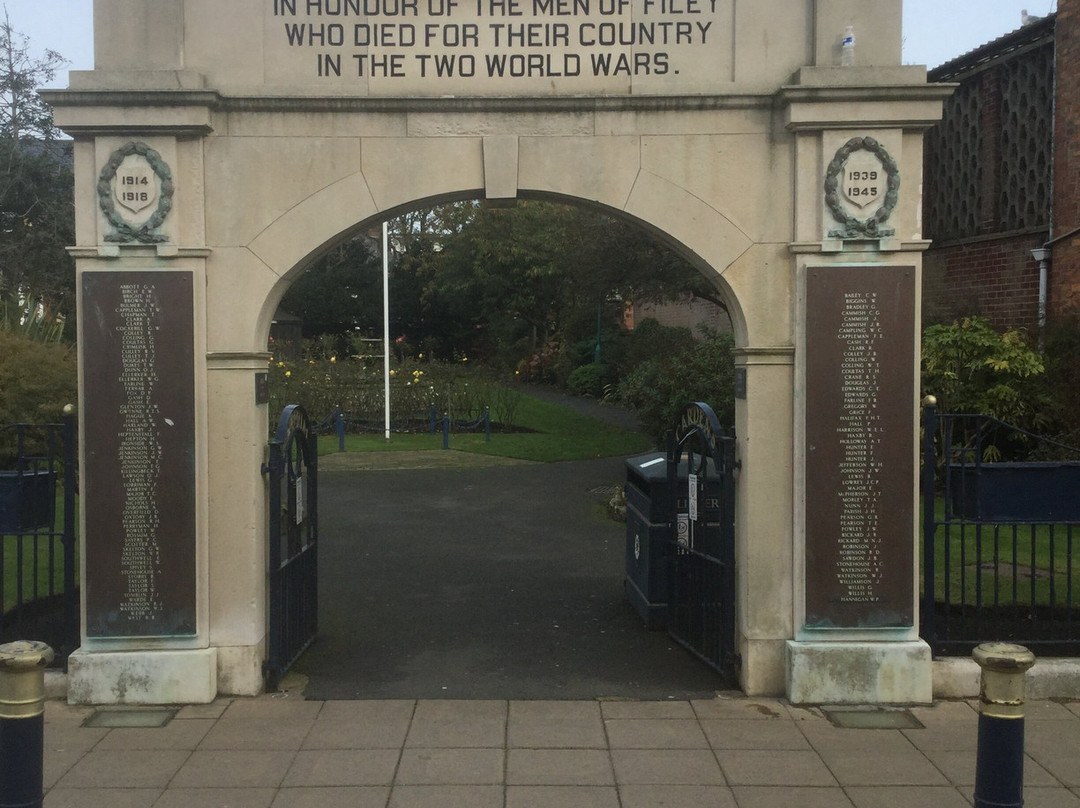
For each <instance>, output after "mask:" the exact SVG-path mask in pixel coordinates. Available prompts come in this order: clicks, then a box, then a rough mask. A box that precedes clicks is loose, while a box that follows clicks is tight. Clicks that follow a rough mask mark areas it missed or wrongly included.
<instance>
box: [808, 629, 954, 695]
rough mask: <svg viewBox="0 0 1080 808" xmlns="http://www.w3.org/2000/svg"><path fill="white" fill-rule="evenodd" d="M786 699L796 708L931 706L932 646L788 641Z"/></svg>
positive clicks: (919, 641) (907, 643)
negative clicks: (836, 705)
mask: <svg viewBox="0 0 1080 808" xmlns="http://www.w3.org/2000/svg"><path fill="white" fill-rule="evenodd" d="M787 697H788V700H789V701H791V703H792V704H929V703H930V702H931V701H932V700H933V677H932V667H931V654H930V646H928V645H927V644H926V643H925V642H923V641H922V640H915V641H908V642H797V641H789V642H788V644H787Z"/></svg>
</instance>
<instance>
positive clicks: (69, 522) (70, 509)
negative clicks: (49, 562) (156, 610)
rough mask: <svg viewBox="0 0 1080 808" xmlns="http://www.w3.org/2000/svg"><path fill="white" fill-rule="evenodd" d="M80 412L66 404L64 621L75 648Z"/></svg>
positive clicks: (71, 645) (77, 613)
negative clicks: (77, 436) (78, 415)
mask: <svg viewBox="0 0 1080 808" xmlns="http://www.w3.org/2000/svg"><path fill="white" fill-rule="evenodd" d="M76 426H77V416H76V414H75V406H74V405H73V404H68V405H67V406H65V407H64V535H63V537H62V539H61V542H62V543H63V545H64V625H65V627H66V628H65V632H64V633H65V635H66V636H65V638H64V639H65V641H66V642H67V643H68V647H67V648H63V649H61V650H62V651H63V652H70V651H73V650H74V649H75V648H76V647H77V646H78V645H79V604H78V601H77V600H76V598H75V587H76V581H75V491H76V485H77V480H78V473H79V472H78V460H77V458H76V446H75V440H76V433H75V429H76Z"/></svg>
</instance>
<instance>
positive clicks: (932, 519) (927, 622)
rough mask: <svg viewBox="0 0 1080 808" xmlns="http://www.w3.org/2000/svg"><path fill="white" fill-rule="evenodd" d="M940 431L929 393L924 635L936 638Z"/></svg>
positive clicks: (926, 410)
mask: <svg viewBox="0 0 1080 808" xmlns="http://www.w3.org/2000/svg"><path fill="white" fill-rule="evenodd" d="M936 432H937V399H936V398H935V397H934V396H927V397H926V398H924V399H923V468H922V487H923V491H922V494H923V525H922V530H923V607H922V624H923V631H922V636H923V639H924V640H926V641H927V642H929V643H931V645H932V644H933V642H934V639H935V638H936V636H937V635H936V634H935V631H936V628H937V627H936V626H935V614H934V603H935V595H936V593H935V591H934V590H935V586H934V572H935V570H934V538H935V535H934V534H935V533H936V532H937V514H936V513H935V505H936V501H935V494H936V492H935V490H934V489H935V483H936V481H937V453H936V452H935V451H934V435H935V433H936Z"/></svg>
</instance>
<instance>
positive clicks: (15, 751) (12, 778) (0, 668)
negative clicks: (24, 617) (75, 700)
mask: <svg viewBox="0 0 1080 808" xmlns="http://www.w3.org/2000/svg"><path fill="white" fill-rule="evenodd" d="M52 660H53V651H52V649H51V648H50V647H49V646H48V645H46V644H45V643H43V642H29V641H25V640H21V641H19V642H12V643H8V644H6V645H0V760H2V761H3V764H2V765H0V808H41V805H42V803H43V802H44V800H45V794H44V787H43V786H44V760H43V758H44V755H45V666H46V665H48V664H49V663H50V662H52Z"/></svg>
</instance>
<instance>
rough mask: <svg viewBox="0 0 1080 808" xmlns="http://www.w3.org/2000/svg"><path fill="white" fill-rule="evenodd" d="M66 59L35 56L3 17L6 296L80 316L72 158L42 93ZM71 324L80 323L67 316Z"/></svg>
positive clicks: (0, 111)
mask: <svg viewBox="0 0 1080 808" xmlns="http://www.w3.org/2000/svg"><path fill="white" fill-rule="evenodd" d="M63 64H64V59H63V58H62V57H61V56H60V55H59V54H58V53H56V52H55V51H46V52H45V56H44V57H41V58H34V57H33V56H31V54H30V49H29V43H28V40H27V38H26V37H25V36H23V35H22V34H20V33H18V32H16V31H15V30H14V29H12V27H11V23H10V21H9V19H8V16H7V11H6V10H5V12H4V18H3V21H2V22H0V293H9V294H10V293H17V294H21V295H24V296H26V297H32V298H33V299H36V300H39V301H40V303H41V305H42V306H43V307H44V309H45V310H46V311H47V312H50V313H53V314H55V313H57V312H59V313H66V314H71V313H73V312H74V299H75V294H74V292H75V273H74V266H73V263H72V260H71V258H70V256H69V255H68V254H67V250H66V247H67V246H68V245H70V244H73V243H74V240H75V208H74V193H73V178H72V152H71V144H70V142H69V141H64V140H61V139H60V132H59V130H57V129H56V127H55V126H54V125H53V117H52V110H51V109H50V108H49V106H48V104H46V103H45V102H44V101H43V100H42V99H41V97H40V96H39V95H38V94H37V88H38V87H40V86H41V85H42V84H43V83H45V82H47V81H50V80H51V79H52V78H53V76H54V75H55V73H56V70H57V69H58V68H59V67H61V66H62V65H63ZM69 319H70V320H73V319H74V318H69Z"/></svg>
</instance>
